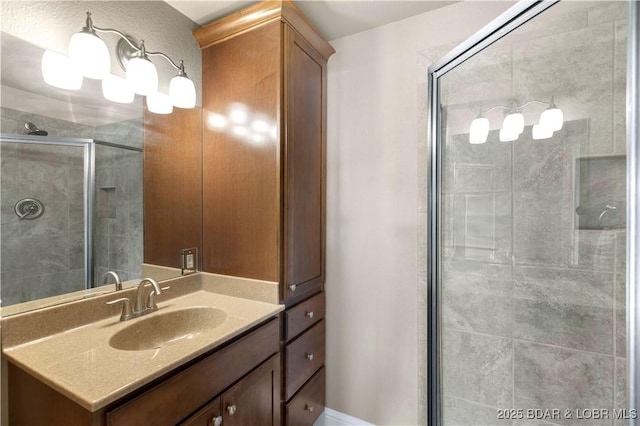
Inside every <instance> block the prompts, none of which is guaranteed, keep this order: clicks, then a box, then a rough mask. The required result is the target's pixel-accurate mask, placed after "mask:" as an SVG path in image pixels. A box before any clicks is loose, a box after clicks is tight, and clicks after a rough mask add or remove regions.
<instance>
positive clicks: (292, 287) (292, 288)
mask: <svg viewBox="0 0 640 426" xmlns="http://www.w3.org/2000/svg"><path fill="white" fill-rule="evenodd" d="M289 288H290V289H291V291H296V288H298V286H297V285H295V284H291V285H290V286H289Z"/></svg>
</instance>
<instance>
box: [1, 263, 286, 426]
mask: <svg viewBox="0 0 640 426" xmlns="http://www.w3.org/2000/svg"><path fill="white" fill-rule="evenodd" d="M181 280H182V281H181ZM184 281H185V279H176V280H172V281H169V282H172V285H171V287H172V288H171V289H169V290H167V291H165V292H163V295H161V296H160V297H159V298H158V304H159V306H160V309H159V310H158V311H157V312H153V313H150V314H148V315H145V316H144V317H140V318H135V319H132V320H129V321H120V320H119V317H118V312H115V311H117V310H118V308H117V307H113V306H107V305H105V304H104V303H105V300H112V299H114V298H116V295H115V294H112V295H104V296H100V297H96V298H93V299H91V300H85V301H81V302H77V303H71V304H67V305H63V306H58V307H52V308H48V309H44V310H42V311H37V312H34V313H32V314H24V315H36V316H38V317H39V318H32V320H31V321H29V320H27V321H26V322H25V321H22V320H24V319H25V318H20V315H18V316H15V317H13V318H11V319H9V320H8V321H5V323H4V328H3V332H5V342H4V343H5V349H4V356H5V358H6V359H7V360H8V369H7V370H8V383H9V389H10V392H9V424H10V425H12V426H20V425H36V424H49V425H60V426H62V425H64V426H70V425H112V426H123V425H132V426H134V425H135V426H137V425H142V424H153V425H176V424H188V425H207V426H210V425H215V424H219V422H221V421H222V419H224V424H226V425H228V424H231V425H234V424H236V425H247V424H260V425H279V424H280V383H281V382H280V364H281V362H280V354H279V350H280V339H279V336H280V329H281V326H280V318H279V316H278V313H279V312H280V311H281V310H282V309H283V308H284V307H283V306H282V305H277V304H272V303H265V302H262V301H258V300H249V299H244V298H239V297H233V296H228V295H224V294H219V293H214V292H211V291H208V290H206V289H203V288H202V284H201V280H199V277H197V276H194V277H188V278H187V279H186V281H187V282H186V283H185V282H184ZM199 281H200V283H199ZM174 288H175V290H174ZM205 288H206V286H205ZM132 291H133V290H129V291H128V292H127V291H124V292H120V293H124V295H125V296H126V294H127V293H132ZM165 293H167V294H166V295H165ZM118 296H120V294H118ZM114 308H115V311H114ZM90 311H95V313H93V314H88V315H86V316H85V318H88V319H90V320H91V322H88V323H85V324H83V325H80V326H76V325H77V324H73V321H72V320H70V319H71V317H77V316H78V315H79V314H83V313H89V312H90ZM114 313H115V316H114V315H113V314H114ZM109 314H110V316H108V317H106V318H101V316H103V315H109ZM68 320H69V321H68ZM36 322H38V323H39V324H43V323H46V324H48V326H47V327H42V326H41V327H40V328H34V327H33V326H31V325H29V323H31V324H34V323H36ZM69 326H71V328H69ZM43 328H44V330H42V329H43ZM47 329H48V330H47ZM41 335H44V337H40V336H41Z"/></svg>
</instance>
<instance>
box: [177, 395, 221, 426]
mask: <svg viewBox="0 0 640 426" xmlns="http://www.w3.org/2000/svg"><path fill="white" fill-rule="evenodd" d="M220 416H222V409H221V408H220V398H216V399H214V400H213V401H211V402H210V403H208V404H207V405H205V406H204V408H202V409H201V410H199V411H198V412H197V413H195V414H194V415H192V416H190V417H189V418H188V419H186V420H185V421H184V422H182V423H180V426H213V425H214V424H215V419H216V417H220Z"/></svg>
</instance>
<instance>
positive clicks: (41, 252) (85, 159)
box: [0, 134, 142, 306]
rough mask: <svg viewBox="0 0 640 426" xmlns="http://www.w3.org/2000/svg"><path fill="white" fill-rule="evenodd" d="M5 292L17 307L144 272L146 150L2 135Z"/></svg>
mask: <svg viewBox="0 0 640 426" xmlns="http://www.w3.org/2000/svg"><path fill="white" fill-rule="evenodd" d="M0 140H1V142H0V179H1V186H0V199H1V206H2V211H1V224H0V249H1V253H2V262H1V276H0V280H1V281H0V294H1V299H2V305H3V306H7V305H12V304H15V303H22V302H26V301H30V300H35V299H41V298H45V297H51V296H57V295H60V294H65V293H69V292H72V291H77V290H83V289H88V288H91V287H94V286H97V285H101V284H102V280H103V276H104V273H105V272H106V271H108V270H114V271H116V272H117V273H118V274H119V275H120V276H121V278H122V279H123V280H126V279H133V278H139V277H140V265H141V263H142V150H141V149H140V148H133V147H129V146H124V145H116V144H110V143H107V142H102V141H97V140H92V139H71V138H54V137H45V136H28V135H9V134H2V135H1V139H0Z"/></svg>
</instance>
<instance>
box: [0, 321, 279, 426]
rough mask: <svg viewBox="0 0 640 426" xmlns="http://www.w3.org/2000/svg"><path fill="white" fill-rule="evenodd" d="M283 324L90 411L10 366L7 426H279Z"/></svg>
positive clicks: (264, 327)
mask: <svg viewBox="0 0 640 426" xmlns="http://www.w3.org/2000/svg"><path fill="white" fill-rule="evenodd" d="M280 328H281V326H280V321H279V319H272V320H271V321H269V322H267V323H266V324H264V325H262V326H260V327H257V328H255V329H254V330H252V331H250V332H248V333H246V334H245V335H243V336H242V337H239V338H237V339H236V340H234V341H233V342H232V343H230V344H227V345H225V346H224V347H222V348H220V349H216V350H214V351H213V352H212V353H210V354H207V355H205V356H203V357H201V358H199V359H198V360H196V361H194V362H192V363H190V364H189V365H187V366H184V367H181V368H179V369H178V370H177V371H174V372H171V373H169V374H167V375H166V376H164V377H162V378H160V379H158V380H156V381H155V382H153V383H151V384H149V385H147V386H145V387H144V388H142V389H139V390H137V391H134V392H133V393H132V394H130V395H127V396H125V397H123V398H121V399H119V400H118V401H116V402H114V403H112V404H110V405H108V406H106V407H104V408H103V409H100V410H98V411H95V412H90V411H89V410H86V409H85V408H83V407H81V406H80V405H78V404H77V403H75V402H74V401H72V400H71V399H69V398H67V397H66V396H64V395H62V394H60V393H59V392H57V391H56V390H54V389H52V388H51V387H49V386H47V385H46V384H44V383H42V382H40V381H39V380H37V379H36V378H34V377H33V376H31V375H30V374H28V373H26V372H24V371H23V370H22V369H20V368H19V367H17V366H15V365H13V364H11V363H10V364H9V368H8V382H9V424H10V425H11V426H33V425H44V424H46V425H56V426H106V425H108V426H140V425H157V426H174V425H177V424H185V425H206V426H214V425H215V422H214V423H210V421H211V419H212V418H215V417H218V415H221V416H222V418H223V419H224V424H225V425H234V424H237V425H241V424H244V425H248V424H256V425H257V424H259V425H266V426H268V425H273V426H276V425H279V424H280V421H281V415H280V411H281V398H280V396H281V380H280V377H281V372H280V366H281V360H280V354H279V350H280ZM231 406H234V407H235V409H233V410H232V409H230V407H231ZM232 411H233V412H232ZM194 413H195V414H194ZM214 414H218V415H216V416H213V415H214Z"/></svg>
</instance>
